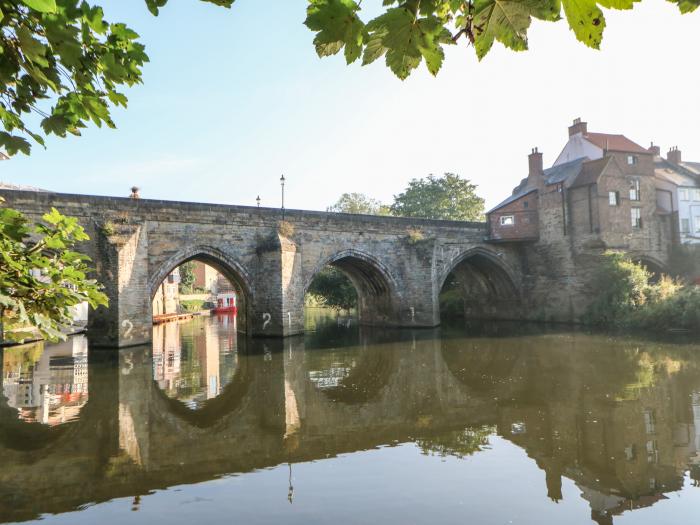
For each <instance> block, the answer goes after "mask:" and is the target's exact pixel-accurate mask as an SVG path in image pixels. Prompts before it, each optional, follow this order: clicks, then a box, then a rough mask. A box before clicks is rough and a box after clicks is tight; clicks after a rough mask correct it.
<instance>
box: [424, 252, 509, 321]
mask: <svg viewBox="0 0 700 525" xmlns="http://www.w3.org/2000/svg"><path fill="white" fill-rule="evenodd" d="M450 275H453V276H454V282H456V283H457V284H458V286H459V288H460V289H461V293H462V296H463V299H464V313H465V315H467V316H468V317H469V316H471V317H487V318H501V319H513V318H519V317H520V312H519V310H520V292H519V288H518V286H517V285H516V284H515V283H516V282H518V279H517V278H516V274H515V272H514V271H513V270H512V268H510V267H509V266H508V264H507V263H506V262H505V261H503V259H502V258H501V254H498V253H495V252H492V251H491V250H489V249H486V248H482V247H477V248H472V249H470V250H467V251H465V252H463V253H462V254H460V255H459V256H458V257H456V258H455V259H454V260H453V261H452V263H451V264H450V266H449V267H448V268H446V269H445V270H444V271H443V273H442V274H441V275H440V277H439V279H438V283H439V285H440V286H439V288H438V289H437V293H441V292H442V290H443V287H444V286H445V283H446V282H447V279H448V277H449V276H450Z"/></svg>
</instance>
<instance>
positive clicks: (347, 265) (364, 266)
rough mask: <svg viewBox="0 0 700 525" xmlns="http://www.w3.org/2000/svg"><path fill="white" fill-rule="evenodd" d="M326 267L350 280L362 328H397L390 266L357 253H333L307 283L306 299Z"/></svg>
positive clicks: (318, 267)
mask: <svg viewBox="0 0 700 525" xmlns="http://www.w3.org/2000/svg"><path fill="white" fill-rule="evenodd" d="M326 266H332V267H334V268H337V269H338V270H340V271H341V272H342V273H343V274H345V275H346V276H347V278H348V279H349V280H350V282H351V283H352V284H353V286H354V287H355V290H356V291H357V302H358V305H357V313H358V317H359V321H360V322H361V323H363V324H381V325H386V324H394V323H396V319H397V313H396V312H397V306H396V303H397V296H398V287H397V284H396V280H395V279H394V277H393V276H392V274H391V272H390V271H389V269H388V268H387V266H386V265H385V264H384V263H383V262H382V261H380V260H379V259H378V258H377V257H375V256H373V255H371V254H369V253H367V252H364V251H361V250H357V249H352V248H351V249H346V250H342V251H339V252H336V253H334V254H333V255H331V256H330V257H327V258H325V259H323V260H322V261H321V262H320V263H318V264H317V265H316V266H315V267H314V268H313V270H312V271H311V272H310V273H309V275H308V276H307V278H306V280H305V282H304V289H303V292H304V295H306V293H307V292H308V290H309V287H310V286H311V283H312V282H313V280H314V278H315V277H316V276H317V275H318V274H319V272H321V271H322V270H323V269H324V268H325V267H326Z"/></svg>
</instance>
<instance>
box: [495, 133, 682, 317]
mask: <svg viewBox="0 0 700 525" xmlns="http://www.w3.org/2000/svg"><path fill="white" fill-rule="evenodd" d="M655 157H656V156H655V151H654V150H650V149H646V148H644V147H642V146H640V145H639V144H637V143H635V142H633V141H632V140H630V139H628V138H627V137H625V136H624V135H619V134H608V133H591V132H588V128H587V124H586V123H585V122H582V121H581V120H580V119H577V120H576V121H574V123H573V125H571V126H570V127H569V130H568V140H567V142H566V144H565V145H564V147H563V149H562V151H561V153H560V154H559V155H558V156H557V159H556V161H555V162H554V164H553V165H552V166H551V167H549V168H546V169H545V168H544V166H543V159H542V153H541V152H540V151H538V150H537V149H533V150H532V152H531V153H530V155H529V157H528V175H527V177H526V178H524V179H522V180H521V182H520V184H519V185H518V186H517V187H516V188H515V189H514V190H513V192H512V194H511V195H510V196H509V197H508V198H507V199H505V200H504V201H503V202H501V203H500V204H498V205H497V206H495V207H494V208H493V209H491V210H490V211H489V212H487V221H488V224H489V234H488V241H490V242H492V243H518V244H521V245H523V253H524V254H527V259H528V261H527V264H528V266H529V267H530V268H531V271H532V272H533V274H539V273H541V272H545V273H547V272H549V275H550V276H551V277H552V278H556V279H559V280H560V282H561V283H562V285H563V286H564V287H565V288H566V289H567V293H566V296H567V298H568V299H564V298H563V297H562V298H561V299H562V301H564V304H563V305H562V306H563V307H565V306H566V301H570V304H569V305H568V307H569V312H570V317H571V318H576V317H578V314H580V313H581V312H582V311H583V310H584V309H585V302H586V301H585V300H584V301H578V300H574V299H571V298H572V297H586V295H587V294H589V293H590V289H591V287H590V283H591V279H592V278H593V274H592V270H593V269H594V268H595V267H596V266H597V264H596V261H597V260H598V258H599V257H600V255H601V254H602V253H603V252H604V251H605V250H608V249H615V250H622V251H625V252H628V253H629V254H630V255H631V256H632V257H633V258H635V259H636V260H638V261H640V262H643V263H644V264H645V265H646V266H647V267H648V268H649V269H650V270H651V271H653V272H655V273H658V272H660V271H662V270H663V269H664V268H665V266H666V264H667V262H668V257H669V252H670V248H671V244H672V242H673V236H672V224H671V217H670V215H669V214H668V213H663V210H660V209H659V206H658V204H657V183H656V180H657V178H656V171H655V170H656V162H655ZM555 269H556V271H555ZM555 274H557V275H555ZM535 287H537V284H533V291H532V292H534V293H536V294H537V293H549V294H550V295H551V294H553V293H554V292H549V291H546V290H534V288H535ZM577 292H578V293H577ZM552 300H553V301H557V300H558V298H556V297H553V298H552ZM574 303H575V304H574Z"/></svg>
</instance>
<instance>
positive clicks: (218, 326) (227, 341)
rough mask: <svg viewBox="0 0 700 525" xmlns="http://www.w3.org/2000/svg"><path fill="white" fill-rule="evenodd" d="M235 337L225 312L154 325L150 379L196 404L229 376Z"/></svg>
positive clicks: (232, 368) (218, 390)
mask: <svg viewBox="0 0 700 525" xmlns="http://www.w3.org/2000/svg"><path fill="white" fill-rule="evenodd" d="M232 328H233V331H232ZM236 337H237V334H236V332H235V324H233V325H232V323H231V319H230V317H229V316H213V317H197V318H195V319H193V320H190V321H186V322H182V323H166V324H162V325H156V326H154V327H153V379H154V380H155V381H156V382H157V383H158V386H159V387H160V388H161V389H162V390H163V391H164V392H165V393H166V394H167V395H168V396H170V397H173V398H175V399H178V400H180V401H182V402H183V403H185V404H187V405H188V406H190V407H191V408H196V407H198V406H199V405H200V403H202V402H204V401H206V400H207V399H211V398H213V397H216V396H218V395H219V394H220V393H221V391H222V389H223V388H224V387H225V386H226V385H227V384H228V383H229V382H230V381H231V379H232V378H233V375H234V373H235V370H236V367H237V362H238V360H237V359H238V356H237V354H236V348H237V344H236Z"/></svg>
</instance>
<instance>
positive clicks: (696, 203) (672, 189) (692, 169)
mask: <svg viewBox="0 0 700 525" xmlns="http://www.w3.org/2000/svg"><path fill="white" fill-rule="evenodd" d="M652 148H654V153H655V157H654V166H655V173H654V174H655V177H656V188H657V206H658V209H659V213H664V214H668V215H670V216H671V217H672V222H673V235H674V240H675V242H677V243H680V244H697V245H700V162H685V161H683V158H682V154H681V150H680V149H678V147H673V148H671V149H670V150H669V152H668V154H667V155H666V158H665V159H664V158H663V157H661V155H660V149H659V148H658V147H657V146H653V145H652Z"/></svg>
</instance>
